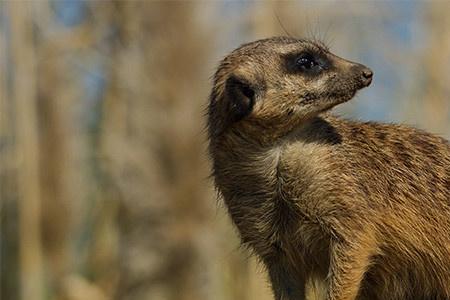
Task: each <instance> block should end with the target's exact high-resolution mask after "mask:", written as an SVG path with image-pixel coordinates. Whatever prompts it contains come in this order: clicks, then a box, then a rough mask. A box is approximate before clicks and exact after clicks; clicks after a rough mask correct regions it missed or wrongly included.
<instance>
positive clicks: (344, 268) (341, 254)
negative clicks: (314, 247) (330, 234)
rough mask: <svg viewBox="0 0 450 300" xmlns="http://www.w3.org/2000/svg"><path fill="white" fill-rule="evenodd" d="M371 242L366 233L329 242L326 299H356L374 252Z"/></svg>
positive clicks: (372, 242)
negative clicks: (348, 238) (349, 238)
mask: <svg viewBox="0 0 450 300" xmlns="http://www.w3.org/2000/svg"><path fill="white" fill-rule="evenodd" d="M373 244H374V241H373V239H371V238H370V237H369V236H368V235H365V236H363V237H359V238H358V237H356V238H352V239H351V240H344V241H333V242H332V243H331V245H330V247H331V249H330V250H331V251H330V268H329V274H328V295H327V300H354V299H356V297H357V296H358V293H359V290H360V286H361V282H362V280H363V278H364V274H365V272H366V271H367V269H368V268H369V266H370V259H371V257H372V256H373V254H374V253H375V247H374V246H373Z"/></svg>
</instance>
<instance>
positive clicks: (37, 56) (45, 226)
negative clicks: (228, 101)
mask: <svg viewBox="0 0 450 300" xmlns="http://www.w3.org/2000/svg"><path fill="white" fill-rule="evenodd" d="M449 11H450V2H446V1H423V2H416V1H401V2H400V1H398V2H381V1H373V2H372V1H356V0H355V1H326V2H321V1H311V2H301V1H289V2H287V1H286V2H246V1H198V2H196V1H191V2H187V1H183V2H181V1H179V2H176V1H150V0H147V1H97V2H91V1H83V0H77V1H75V0H70V1H68V0H54V1H49V0H39V1H37V0H36V1H18V0H17V1H5V0H3V1H1V2H0V268H1V275H0V276H1V277H0V298H1V299H2V300H15V299H22V300H43V299H52V300H53V299H58V300H59V299H64V300H79V299H83V300H104V299H133V300H134V299H136V300H140V299H150V300H172V299H173V300H174V299H177V300H191V299H195V300H203V299H218V300H231V299H242V300H254V299H255V300H256V299H261V300H266V299H271V296H270V289H269V287H268V283H267V279H266V276H265V274H264V270H263V268H262V267H261V266H260V265H258V263H256V262H255V260H254V259H253V258H251V257H250V255H249V253H248V252H246V251H245V250H244V249H241V248H240V246H239V239H238V236H237V233H236V230H235V229H234V228H233V226H232V225H231V222H230V220H229V218H228V216H227V215H226V212H225V209H224V207H223V204H222V202H221V201H220V199H218V197H217V195H216V193H215V191H214V189H213V187H212V182H211V180H210V179H209V178H208V175H209V162H208V157H207V155H206V154H207V152H206V143H205V130H204V125H205V119H204V117H203V115H204V109H205V107H206V105H207V98H208V93H209V89H210V87H211V75H212V74H213V72H214V70H215V68H216V66H217V65H218V62H219V60H220V59H221V58H222V57H223V56H224V55H226V54H227V53H228V52H229V51H231V50H232V49H234V48H236V47H237V46H239V45H240V44H241V43H244V42H248V41H251V40H255V39H259V38H264V37H269V36H273V35H292V36H295V37H314V38H318V39H323V40H324V41H325V42H326V43H327V44H329V45H330V47H331V49H332V51H333V52H334V53H335V54H337V55H340V56H342V57H344V58H347V59H350V60H354V61H358V62H361V63H364V64H366V65H368V66H370V67H371V68H372V69H373V70H374V72H375V78H374V82H373V84H372V86H371V87H370V88H368V89H366V90H364V91H362V92H361V93H360V94H359V96H358V97H357V98H356V99H354V100H352V101H350V102H349V103H347V104H345V105H342V106H341V107H339V108H338V109H337V112H338V113H339V114H341V115H343V116H345V117H351V118H357V119H361V120H379V121H390V122H401V123H407V124H411V125H415V126H418V127H420V128H423V129H426V130H429V131H431V132H434V133H437V134H440V135H442V136H445V137H447V138H449V137H450V127H449V120H450V109H449V105H450V18H449V17H448V12H449Z"/></svg>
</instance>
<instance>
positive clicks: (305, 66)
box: [282, 49, 330, 75]
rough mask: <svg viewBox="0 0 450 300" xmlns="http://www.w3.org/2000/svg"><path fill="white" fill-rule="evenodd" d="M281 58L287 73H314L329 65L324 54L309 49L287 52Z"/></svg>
mask: <svg viewBox="0 0 450 300" xmlns="http://www.w3.org/2000/svg"><path fill="white" fill-rule="evenodd" d="M282 59H283V60H284V64H285V68H286V70H287V72H288V73H299V74H305V75H316V74H319V73H320V72H321V71H323V70H326V69H328V67H329V65H330V63H329V61H328V59H327V58H326V55H325V54H323V53H320V52H318V51H314V50H311V49H307V50H305V51H301V52H294V53H289V54H287V55H285V56H284V57H283V58H282Z"/></svg>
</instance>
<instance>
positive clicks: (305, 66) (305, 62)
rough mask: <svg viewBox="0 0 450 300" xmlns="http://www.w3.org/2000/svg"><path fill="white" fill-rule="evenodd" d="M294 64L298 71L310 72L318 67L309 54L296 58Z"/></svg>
mask: <svg viewBox="0 0 450 300" xmlns="http://www.w3.org/2000/svg"><path fill="white" fill-rule="evenodd" d="M295 64H296V65H297V67H298V68H299V69H300V70H305V71H308V70H311V69H312V68H314V67H315V66H318V65H319V63H318V62H317V61H316V60H315V58H314V56H313V55H312V54H311V53H303V54H300V56H299V57H298V58H297V60H296V62H295Z"/></svg>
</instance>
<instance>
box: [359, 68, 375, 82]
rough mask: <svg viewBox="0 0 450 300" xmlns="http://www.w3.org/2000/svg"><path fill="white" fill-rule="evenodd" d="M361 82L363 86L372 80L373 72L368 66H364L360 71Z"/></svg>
mask: <svg viewBox="0 0 450 300" xmlns="http://www.w3.org/2000/svg"><path fill="white" fill-rule="evenodd" d="M361 75H362V76H361V77H362V83H363V84H364V86H368V85H369V84H370V83H371V82H372V77H373V72H372V70H371V69H369V68H364V69H363V70H362V71H361Z"/></svg>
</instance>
